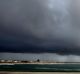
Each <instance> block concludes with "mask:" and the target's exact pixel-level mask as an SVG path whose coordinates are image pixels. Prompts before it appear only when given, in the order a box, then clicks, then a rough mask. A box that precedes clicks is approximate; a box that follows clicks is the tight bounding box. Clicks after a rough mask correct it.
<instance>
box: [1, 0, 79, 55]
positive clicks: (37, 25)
mask: <svg viewBox="0 0 80 74" xmlns="http://www.w3.org/2000/svg"><path fill="white" fill-rule="evenodd" d="M77 3H79V1H78V0H77V1H74V0H73V1H72V0H1V1H0V45H1V48H3V47H5V48H6V51H8V48H10V47H11V46H12V47H14V48H13V51H14V49H15V48H19V49H20V47H22V48H25V49H24V50H23V51H26V52H28V51H29V52H30V51H31V52H32V51H35V52H40V51H41V52H44V51H46V52H49V51H50V52H52V51H53V52H57V50H59V51H64V52H65V53H69V50H71V53H74V52H75V51H76V50H75V49H76V48H77V49H79V48H80V41H79V40H80V34H79V32H80V30H79V23H80V22H79V20H77V19H79V16H78V15H79V13H76V12H75V10H76V11H77V10H78V9H79V6H77ZM78 5H79V4H78ZM78 12H79V11H78ZM77 16H78V17H77ZM7 46H9V47H7ZM28 48H29V49H31V50H28ZM73 48H74V51H73ZM54 49H56V50H55V51H54ZM3 51H4V50H3ZM11 51H12V50H11ZM13 51H12V52H13ZM16 51H18V49H16ZM21 51H22V50H21ZM77 51H79V50H77ZM77 51H76V53H77Z"/></svg>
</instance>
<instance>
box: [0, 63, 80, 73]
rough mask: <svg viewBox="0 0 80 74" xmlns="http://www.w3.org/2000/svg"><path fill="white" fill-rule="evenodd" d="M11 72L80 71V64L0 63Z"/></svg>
mask: <svg viewBox="0 0 80 74" xmlns="http://www.w3.org/2000/svg"><path fill="white" fill-rule="evenodd" d="M0 71H9V72H80V64H14V65H0Z"/></svg>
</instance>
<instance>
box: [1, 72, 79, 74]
mask: <svg viewBox="0 0 80 74" xmlns="http://www.w3.org/2000/svg"><path fill="white" fill-rule="evenodd" d="M0 74H80V72H0Z"/></svg>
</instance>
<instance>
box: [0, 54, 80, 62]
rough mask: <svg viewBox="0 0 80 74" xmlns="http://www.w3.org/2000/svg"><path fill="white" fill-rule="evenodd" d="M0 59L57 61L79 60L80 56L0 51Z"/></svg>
mask: <svg viewBox="0 0 80 74" xmlns="http://www.w3.org/2000/svg"><path fill="white" fill-rule="evenodd" d="M0 59H5V60H8V59H9V60H29V61H36V60H37V59H40V60H41V61H57V62H80V56H76V55H58V54H54V53H53V54H51V53H43V54H42V53H40V54H30V53H0Z"/></svg>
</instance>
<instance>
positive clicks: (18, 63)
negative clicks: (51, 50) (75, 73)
mask: <svg viewBox="0 0 80 74" xmlns="http://www.w3.org/2000/svg"><path fill="white" fill-rule="evenodd" d="M18 64H21V65H23V64H34V65H35V64H40V65H44V64H46V65H48V64H49V65H50V64H80V63H0V65H18Z"/></svg>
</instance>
